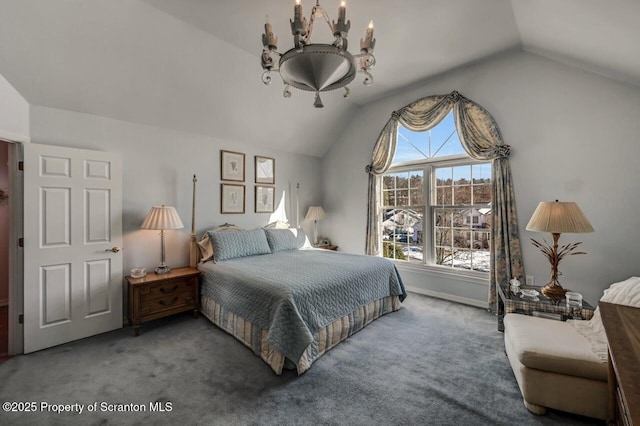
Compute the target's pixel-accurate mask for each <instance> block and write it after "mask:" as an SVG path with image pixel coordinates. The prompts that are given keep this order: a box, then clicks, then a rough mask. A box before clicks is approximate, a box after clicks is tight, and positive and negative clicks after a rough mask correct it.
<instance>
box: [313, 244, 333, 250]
mask: <svg viewBox="0 0 640 426" xmlns="http://www.w3.org/2000/svg"><path fill="white" fill-rule="evenodd" d="M315 247H316V248H321V249H323V250H333V251H338V246H332V245H331V244H327V245H319V246H315Z"/></svg>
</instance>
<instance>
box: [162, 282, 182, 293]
mask: <svg viewBox="0 0 640 426" xmlns="http://www.w3.org/2000/svg"><path fill="white" fill-rule="evenodd" d="M178 287H179V286H178V284H176V285H174V286H173V288H172V289H170V290H167V289H166V288H164V287H160V293H163V294H169V293H173V292H174V291H176V290H177V289H178Z"/></svg>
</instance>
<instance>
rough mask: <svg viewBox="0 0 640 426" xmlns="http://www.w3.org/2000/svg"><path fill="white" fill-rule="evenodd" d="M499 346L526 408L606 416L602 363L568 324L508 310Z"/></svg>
mask: <svg viewBox="0 0 640 426" xmlns="http://www.w3.org/2000/svg"><path fill="white" fill-rule="evenodd" d="M504 346H505V350H506V353H507V356H508V358H509V363H510V364H511V368H512V369H513V373H514V375H515V376H516V380H517V381H518V386H519V387H520V392H521V393H522V398H523V400H524V405H525V407H527V409H528V410H529V411H531V412H532V413H534V414H544V413H545V412H546V410H547V407H548V408H554V409H556V410H561V411H567V412H570V413H575V414H580V415H583V416H589V417H596V418H599V419H606V418H607V402H608V390H607V363H606V362H603V361H602V360H601V359H600V358H599V357H598V356H596V354H594V352H592V346H591V342H590V341H589V340H588V339H587V338H585V337H584V336H583V335H582V334H580V333H578V332H577V331H576V329H575V328H574V327H573V326H572V325H571V324H569V323H567V322H562V321H555V320H550V319H544V318H538V317H532V316H527V315H519V314H508V315H506V316H505V318H504Z"/></svg>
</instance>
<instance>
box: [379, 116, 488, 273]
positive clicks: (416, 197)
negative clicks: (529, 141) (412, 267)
mask: <svg viewBox="0 0 640 426" xmlns="http://www.w3.org/2000/svg"><path fill="white" fill-rule="evenodd" d="M381 179H382V185H381V191H382V194H381V197H380V200H381V201H380V202H381V206H380V207H381V209H380V211H381V212H382V213H381V217H380V226H381V230H382V232H381V238H382V248H383V252H382V254H383V256H384V257H388V258H391V259H395V260H400V261H406V262H410V263H418V264H426V265H439V266H441V267H449V268H458V269H467V270H474V271H482V272H488V271H489V239H490V222H491V220H490V219H491V163H482V162H478V161H475V160H473V159H472V158H470V157H469V156H468V155H467V154H466V152H465V151H464V149H463V148H462V144H461V143H460V139H459V138H458V133H457V131H456V128H455V123H454V120H453V113H449V115H447V117H445V119H443V120H442V121H441V122H440V123H439V124H438V125H437V126H435V127H434V128H433V129H431V130H429V131H426V132H412V131H410V130H408V129H407V128H405V127H402V126H400V127H399V128H398V143H397V147H396V152H395V155H394V159H393V163H392V166H391V168H390V169H389V170H388V172H387V173H386V174H385V175H383V176H382V177H381Z"/></svg>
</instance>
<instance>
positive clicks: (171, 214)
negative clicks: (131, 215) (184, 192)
mask: <svg viewBox="0 0 640 426" xmlns="http://www.w3.org/2000/svg"><path fill="white" fill-rule="evenodd" d="M140 228H142V229H159V230H160V253H161V259H160V260H161V262H160V266H158V267H157V268H156V269H155V271H156V274H168V273H169V272H170V271H171V269H170V268H169V267H168V266H167V264H166V263H165V262H164V230H165V229H182V228H184V225H183V224H182V220H180V216H178V212H177V211H176V209H175V208H174V207H171V206H165V205H162V206H154V207H151V210H150V211H149V214H147V217H146V218H145V219H144V222H142V225H141V226H140Z"/></svg>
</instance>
